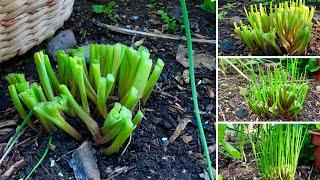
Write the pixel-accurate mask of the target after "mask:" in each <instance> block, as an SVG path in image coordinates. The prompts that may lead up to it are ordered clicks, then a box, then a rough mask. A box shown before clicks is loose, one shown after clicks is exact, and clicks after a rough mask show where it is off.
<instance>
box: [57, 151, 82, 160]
mask: <svg viewBox="0 0 320 180" xmlns="http://www.w3.org/2000/svg"><path fill="white" fill-rule="evenodd" d="M75 150H77V149H73V150H71V151H69V152H67V153H66V154H64V155H62V156H60V157H58V159H56V161H57V162H58V161H60V159H61V158H64V157H65V156H66V155H68V154H70V153H73V152H74V151H75Z"/></svg>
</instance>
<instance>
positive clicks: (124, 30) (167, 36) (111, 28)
mask: <svg viewBox="0 0 320 180" xmlns="http://www.w3.org/2000/svg"><path fill="white" fill-rule="evenodd" d="M92 21H93V24H95V25H96V26H98V27H101V28H105V29H107V30H109V31H114V32H118V33H122V34H127V35H141V36H149V37H155V38H162V39H171V40H179V41H187V39H186V38H185V37H182V36H174V35H170V34H159V33H149V32H143V31H137V30H131V29H127V28H122V27H118V26H112V25H109V24H104V23H101V22H98V21H97V20H95V19H93V20H92ZM192 42H198V43H208V44H216V40H211V39H192Z"/></svg>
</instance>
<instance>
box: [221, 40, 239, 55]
mask: <svg viewBox="0 0 320 180" xmlns="http://www.w3.org/2000/svg"><path fill="white" fill-rule="evenodd" d="M220 49H221V51H223V52H226V53H230V52H232V51H235V50H236V49H237V48H236V45H235V43H234V42H233V41H230V40H227V39H225V40H223V41H222V42H221V44H220Z"/></svg>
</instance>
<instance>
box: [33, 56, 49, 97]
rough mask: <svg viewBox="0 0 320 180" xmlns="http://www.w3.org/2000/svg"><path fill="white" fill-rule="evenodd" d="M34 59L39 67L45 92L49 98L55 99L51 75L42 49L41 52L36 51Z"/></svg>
mask: <svg viewBox="0 0 320 180" xmlns="http://www.w3.org/2000/svg"><path fill="white" fill-rule="evenodd" d="M34 59H35V64H36V67H37V71H38V75H39V79H40V82H41V84H42V87H43V89H44V93H45V94H46V96H47V98H48V99H49V100H53V98H54V93H53V90H52V86H51V83H50V79H49V76H48V73H47V70H46V65H45V62H44V54H43V52H42V51H40V52H37V53H35V54H34Z"/></svg>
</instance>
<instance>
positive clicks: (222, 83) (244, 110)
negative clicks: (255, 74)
mask: <svg viewBox="0 0 320 180" xmlns="http://www.w3.org/2000/svg"><path fill="white" fill-rule="evenodd" d="M218 77H219V87H218V89H219V92H218V97H219V99H218V101H219V118H218V119H219V121H319V114H320V111H319V107H320V93H319V92H317V91H316V86H319V82H318V81H316V80H314V79H310V80H308V84H309V93H308V97H307V99H306V101H305V103H304V106H303V110H302V111H301V113H300V115H299V116H298V117H296V118H294V119H280V118H272V119H268V118H265V117H258V116H256V115H255V114H254V113H253V112H252V111H251V110H250V109H249V108H248V107H247V106H246V104H245V99H244V98H243V96H242V95H240V93H239V87H243V88H248V83H247V81H246V80H245V79H244V78H243V77H241V76H240V75H238V74H227V75H226V76H224V75H223V74H221V73H219V75H218Z"/></svg>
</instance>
